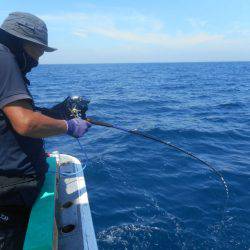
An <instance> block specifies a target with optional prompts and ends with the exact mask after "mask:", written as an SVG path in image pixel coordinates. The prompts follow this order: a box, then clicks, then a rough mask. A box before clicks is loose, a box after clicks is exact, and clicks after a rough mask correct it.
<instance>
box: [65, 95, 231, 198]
mask: <svg viewBox="0 0 250 250" xmlns="http://www.w3.org/2000/svg"><path fill="white" fill-rule="evenodd" d="M66 100H67V102H66V107H67V108H66V110H68V112H69V114H70V115H71V116H73V117H78V118H82V119H83V120H86V121H88V122H90V123H91V124H93V125H97V126H101V127H107V128H112V129H116V130H120V131H123V132H126V133H129V134H132V135H136V136H139V137H142V138H145V139H149V140H152V141H156V142H159V143H161V144H163V145H166V146H168V147H171V148H173V149H174V150H176V151H179V152H181V153H183V154H185V155H187V156H189V157H191V158H193V159H194V160H197V161H199V162H200V163H202V164H204V165H205V166H207V167H208V168H209V169H210V171H212V172H213V173H214V174H216V175H217V176H218V177H219V178H220V181H221V183H222V184H223V186H224V189H225V193H226V203H227V200H228V198H229V190H228V185H227V183H226V181H225V179H224V177H223V175H222V174H221V173H220V172H219V171H218V170H217V169H216V168H215V167H213V166H212V165H211V164H210V163H208V162H206V161H204V160H202V159H201V158H200V157H198V156H196V155H194V154H193V153H191V152H189V151H187V150H185V149H183V148H180V147H178V146H176V145H175V144H173V143H170V142H168V141H165V140H162V139H161V138H159V137H156V136H153V135H150V134H147V133H144V132H141V131H139V130H137V129H134V130H129V129H126V128H123V127H119V126H115V125H113V124H110V123H107V122H102V121H96V120H93V119H92V118H89V117H86V111H87V110H88V104H89V102H90V101H88V100H86V99H83V98H82V97H79V96H74V97H68V99H66Z"/></svg>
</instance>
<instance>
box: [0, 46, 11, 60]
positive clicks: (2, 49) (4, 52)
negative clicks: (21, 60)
mask: <svg viewBox="0 0 250 250" xmlns="http://www.w3.org/2000/svg"><path fill="white" fill-rule="evenodd" d="M0 57H1V59H6V60H7V59H8V58H9V59H13V58H14V55H13V54H12V53H11V51H10V50H9V48H8V47H6V46H4V45H3V44H1V43H0Z"/></svg>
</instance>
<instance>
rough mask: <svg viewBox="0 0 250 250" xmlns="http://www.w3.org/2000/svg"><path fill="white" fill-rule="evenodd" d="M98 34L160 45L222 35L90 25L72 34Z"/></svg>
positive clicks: (177, 44) (199, 41) (197, 41)
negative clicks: (182, 33)
mask: <svg viewBox="0 0 250 250" xmlns="http://www.w3.org/2000/svg"><path fill="white" fill-rule="evenodd" d="M91 34H98V35H101V36H104V37H108V38H111V39H114V40H121V41H128V42H136V43H142V44H151V45H160V46H163V47H173V48H176V47H188V46H194V45H198V44H202V43H208V42H212V41H220V40H222V39H223V36H220V35H209V34H206V33H198V34H195V35H178V36H170V35H168V34H166V33H156V32H153V33H143V34H138V33H135V32H131V31H126V30H120V29H117V28H114V27H105V28H103V27H91V28H90V29H88V30H87V29H79V30H77V31H75V32H74V35H77V36H80V37H84V38H86V37H87V35H91Z"/></svg>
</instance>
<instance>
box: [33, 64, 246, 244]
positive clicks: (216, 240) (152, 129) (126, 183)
mask: <svg viewBox="0 0 250 250" xmlns="http://www.w3.org/2000/svg"><path fill="white" fill-rule="evenodd" d="M30 80H31V87H30V89H31V92H32V94H33V96H34V98H35V100H36V104H37V105H38V106H45V107H50V106H52V105H54V104H56V103H58V102H60V101H62V100H64V98H66V97H67V96H68V95H81V96H85V97H87V98H89V99H90V100H91V103H90V106H89V111H88V115H89V116H90V117H92V118H96V119H98V120H102V121H106V122H109V123H113V124H115V125H119V126H122V127H125V128H128V129H138V130H141V131H143V132H146V133H149V134H152V135H154V136H157V137H160V138H161V139H164V140H167V141H170V142H172V143H174V144H176V145H177V146H180V147H183V148H184V149H186V150H188V151H190V152H193V153H194V154H195V155H197V156H199V157H201V158H202V159H204V160H206V161H208V162H209V163H211V164H212V165H213V166H214V167H215V168H216V169H217V170H219V171H220V172H221V173H222V174H223V176H224V178H225V180H226V182H227V183H228V187H229V200H228V203H227V207H226V208H224V205H225V190H224V187H223V185H222V184H221V182H220V179H219V178H218V176H216V175H215V174H214V173H213V172H211V171H210V170H209V169H208V168H207V167H206V166H204V165H202V164H200V163H199V162H197V161H194V160H193V159H191V158H189V157H186V156H185V155H184V154H182V153H180V152H176V151H174V150H173V149H171V148H168V147H166V146H164V145H161V144H158V143H156V142H152V141H149V140H145V139H142V138H138V137H135V136H132V135H129V134H126V133H124V132H120V131H116V130H112V129H108V128H102V127H95V126H93V127H92V128H91V129H90V130H89V132H88V133H87V134H86V136H84V137H83V138H82V139H81V142H82V144H83V145H84V147H85V149H86V151H87V154H88V157H89V159H90V162H89V165H88V167H87V169H86V170H85V175H86V182H87V189H88V194H89V200H90V206H91V211H92V216H93V222H94V227H95V231H96V235H97V240H98V245H99V248H100V249H250V164H249V162H250V62H245V63H243V62H239V63H236V62H235V63H173V64H172V63H166V64H158V63H155V64H99V65H94V64H93V65H41V66H39V67H38V68H36V69H35V70H34V71H33V72H32V73H31V75H30ZM46 148H47V150H48V151H50V152H51V151H54V150H59V151H60V152H61V153H67V154H71V155H74V156H76V157H78V158H82V157H83V152H81V150H80V148H79V145H78V144H77V142H76V140H75V139H73V138H70V137H68V136H59V137H54V138H50V139H47V140H46Z"/></svg>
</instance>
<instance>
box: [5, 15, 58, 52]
mask: <svg viewBox="0 0 250 250" xmlns="http://www.w3.org/2000/svg"><path fill="white" fill-rule="evenodd" d="M0 29H2V30H4V31H5V32H7V33H9V34H11V35H13V36H15V37H18V38H21V39H23V40H26V41H29V42H32V43H35V44H39V45H41V46H42V47H43V48H44V51H46V52H53V51H55V50H56V48H52V47H49V46H48V31H47V27H46V24H45V23H44V21H43V20H41V19H40V18H38V17H36V16H34V15H32V14H29V13H25V12H13V13H10V14H9V16H8V17H7V18H6V19H5V20H4V22H3V24H2V25H1V27H0Z"/></svg>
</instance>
